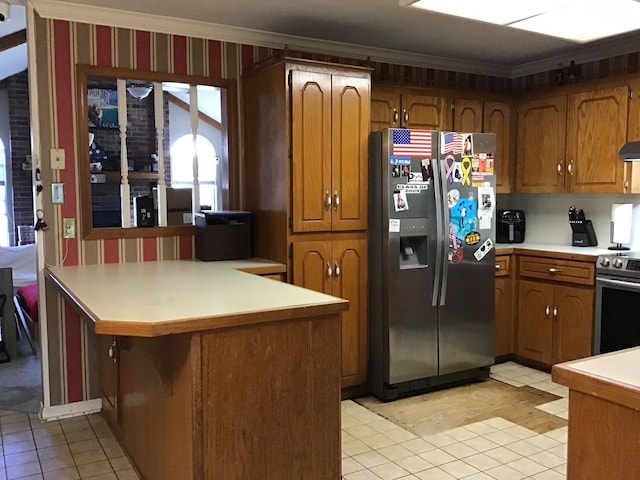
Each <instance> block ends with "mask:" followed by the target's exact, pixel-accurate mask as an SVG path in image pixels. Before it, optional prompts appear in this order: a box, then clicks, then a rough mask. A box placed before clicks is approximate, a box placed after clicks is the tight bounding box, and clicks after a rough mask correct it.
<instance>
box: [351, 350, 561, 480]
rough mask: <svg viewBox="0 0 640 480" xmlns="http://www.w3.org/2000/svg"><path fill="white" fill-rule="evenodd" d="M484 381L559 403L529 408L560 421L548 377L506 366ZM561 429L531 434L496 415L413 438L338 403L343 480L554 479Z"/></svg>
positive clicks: (557, 391)
mask: <svg viewBox="0 0 640 480" xmlns="http://www.w3.org/2000/svg"><path fill="white" fill-rule="evenodd" d="M491 376H492V378H494V379H496V380H499V381H504V382H505V383H509V384H510V385H513V386H516V387H523V386H525V385H528V386H530V387H534V388H538V389H540V390H544V391H547V392H550V393H553V394H555V395H558V396H561V397H563V398H561V399H559V400H555V401H552V402H549V403H546V404H543V405H539V406H538V407H536V408H539V409H540V410H543V411H545V412H547V413H550V414H552V415H558V416H560V417H562V418H565V419H566V418H567V416H568V415H567V409H568V407H567V399H566V397H567V395H568V392H567V390H566V388H564V387H562V386H560V385H556V384H554V383H553V382H552V381H551V377H550V375H549V374H547V373H545V372H540V371H538V370H534V369H531V368H528V367H524V366H521V365H518V364H516V363H513V362H507V363H504V364H500V365H496V366H494V367H492V373H491ZM566 458H567V427H562V428H559V429H556V430H552V431H549V432H546V433H544V434H539V433H536V432H534V431H532V430H529V429H527V428H524V427H522V426H520V425H516V424H515V423H512V422H510V421H508V420H505V419H503V418H500V417H496V418H491V419H489V420H485V421H482V422H476V423H472V424H469V425H464V426H463V427H458V428H454V429H451V430H447V431H443V432H438V433H436V434H432V435H429V436H426V437H418V436H416V435H414V434H413V433H411V432H409V431H407V430H405V429H403V428H401V427H400V426H398V425H395V424H394V423H392V422H390V421H388V420H386V419H384V418H383V417H381V416H379V415H377V414H376V413H373V412H372V411H370V410H368V409H366V408H365V407H363V406H361V405H359V404H358V403H356V402H354V401H344V402H342V475H343V478H344V479H345V480H380V479H383V480H409V479H411V480H416V479H421V480H451V479H465V480H521V479H533V480H562V479H564V478H565V476H566V474H565V472H566Z"/></svg>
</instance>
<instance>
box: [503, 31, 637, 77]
mask: <svg viewBox="0 0 640 480" xmlns="http://www.w3.org/2000/svg"><path fill="white" fill-rule="evenodd" d="M638 51H640V35H639V34H632V35H626V36H624V37H622V38H617V39H610V40H602V41H600V42H598V43H597V44H595V45H594V44H584V45H581V46H580V47H579V48H576V49H575V50H574V51H573V52H571V53H565V54H562V55H555V56H553V57H547V58H544V59H542V60H537V61H534V62H528V63H523V64H521V65H516V66H514V67H512V68H511V78H520V77H525V76H527V75H533V74H536V73H540V72H548V71H549V70H555V69H557V68H558V65H559V64H562V65H564V66H565V67H566V66H567V65H569V62H571V60H574V61H575V62H576V64H578V65H579V64H581V63H586V62H594V61H597V60H602V59H605V58H611V57H617V56H619V55H626V54H627V53H634V52H638Z"/></svg>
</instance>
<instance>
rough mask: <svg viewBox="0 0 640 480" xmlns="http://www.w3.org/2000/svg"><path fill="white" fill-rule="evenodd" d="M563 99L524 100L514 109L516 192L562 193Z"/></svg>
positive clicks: (565, 102) (565, 105) (565, 115)
mask: <svg viewBox="0 0 640 480" xmlns="http://www.w3.org/2000/svg"><path fill="white" fill-rule="evenodd" d="M566 123H567V98H566V96H559V97H550V98H544V99H540V100H532V101H525V102H522V103H521V104H520V106H519V107H518V135H517V142H516V145H517V154H516V191H517V192H518V193H556V192H562V191H564V168H565V161H564V158H565V153H564V152H565V132H566Z"/></svg>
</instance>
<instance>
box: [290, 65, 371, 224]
mask: <svg viewBox="0 0 640 480" xmlns="http://www.w3.org/2000/svg"><path fill="white" fill-rule="evenodd" d="M332 83H333V86H332V101H331V118H332V121H331V130H332V135H331V186H332V192H331V195H332V206H331V209H332V214H331V215H332V216H331V229H332V230H333V231H345V230H366V229H367V223H368V206H369V189H368V186H369V178H368V176H369V175H368V168H367V167H368V165H367V164H368V155H369V109H370V107H369V104H370V96H369V83H370V82H369V79H368V78H357V77H348V76H340V75H334V76H333V77H332ZM294 199H295V197H294Z"/></svg>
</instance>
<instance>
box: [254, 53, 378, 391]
mask: <svg viewBox="0 0 640 480" xmlns="http://www.w3.org/2000/svg"><path fill="white" fill-rule="evenodd" d="M242 87H243V108H244V120H245V128H244V178H245V182H244V197H245V202H244V206H245V208H246V209H247V210H249V211H251V212H253V213H254V253H255V255H256V256H259V257H265V258H268V259H271V260H274V261H278V262H281V263H285V264H287V265H288V270H287V271H288V281H289V282H292V283H294V284H296V285H299V286H303V287H305V288H310V289H313V290H317V291H321V292H326V293H330V294H332V295H336V296H340V297H342V298H346V299H347V300H349V302H350V308H349V311H348V312H346V313H345V314H343V315H342V346H341V358H342V373H343V376H342V386H343V388H346V387H353V386H359V385H364V384H366V382H367V358H368V347H367V345H368V343H367V337H368V331H367V325H368V318H367V286H366V281H367V279H366V271H367V264H368V258H367V228H368V202H369V200H368V184H369V182H368V174H367V171H368V140H369V126H370V123H369V122H370V108H371V106H370V102H371V92H370V70H369V69H365V68H359V67H349V66H342V65H334V64H324V63H318V62H312V61H305V60H301V59H283V60H281V61H278V62H276V63H273V64H272V65H269V66H266V67H264V68H261V69H259V70H256V71H253V72H249V73H248V74H246V75H245V76H244V77H243V85H242Z"/></svg>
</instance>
